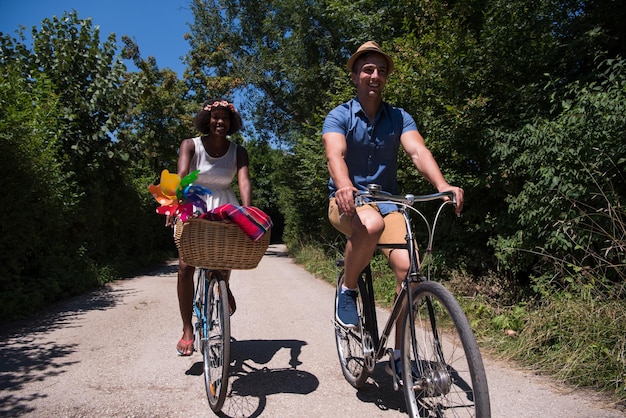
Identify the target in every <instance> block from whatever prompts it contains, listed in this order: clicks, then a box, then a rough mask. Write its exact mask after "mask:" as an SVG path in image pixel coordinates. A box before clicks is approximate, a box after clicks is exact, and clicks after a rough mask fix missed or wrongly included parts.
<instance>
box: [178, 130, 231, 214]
mask: <svg viewBox="0 0 626 418" xmlns="http://www.w3.org/2000/svg"><path fill="white" fill-rule="evenodd" d="M193 143H194V148H195V151H194V154H193V157H192V158H191V162H190V163H189V172H190V173H191V172H193V171H195V170H200V173H198V180H197V181H196V182H195V183H197V184H200V185H201V186H204V187H206V188H208V189H209V190H211V194H210V195H209V196H205V199H204V200H205V201H206V204H207V211H210V210H211V209H215V208H216V207H218V206H221V205H223V204H225V203H232V204H234V205H239V201H238V200H237V197H236V196H235V192H233V189H232V188H231V187H230V185H231V183H232V181H233V178H234V177H235V174H237V144H234V143H232V142H231V143H230V145H229V146H228V151H226V154H224V155H223V156H221V157H218V158H213V157H211V156H210V155H209V153H208V152H206V150H205V149H204V145H203V144H202V139H201V138H200V137H196V138H193Z"/></svg>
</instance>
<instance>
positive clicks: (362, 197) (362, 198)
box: [354, 184, 456, 206]
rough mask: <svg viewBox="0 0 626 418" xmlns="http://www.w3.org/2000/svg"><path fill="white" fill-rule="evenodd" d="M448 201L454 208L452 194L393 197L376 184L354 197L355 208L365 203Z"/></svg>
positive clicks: (411, 203)
mask: <svg viewBox="0 0 626 418" xmlns="http://www.w3.org/2000/svg"><path fill="white" fill-rule="evenodd" d="M446 198H447V199H450V200H449V201H450V202H451V203H452V204H453V205H454V206H456V196H455V194H454V192H439V193H432V194H427V195H417V196H416V195H413V194H406V195H393V194H391V193H388V192H384V191H382V190H381V188H380V185H378V184H368V185H367V191H359V192H357V194H356V197H355V199H354V200H355V203H356V205H357V206H362V205H363V204H365V203H367V201H376V202H382V201H387V202H390V203H398V204H401V205H408V206H413V204H414V203H416V202H430V201H432V200H437V199H446Z"/></svg>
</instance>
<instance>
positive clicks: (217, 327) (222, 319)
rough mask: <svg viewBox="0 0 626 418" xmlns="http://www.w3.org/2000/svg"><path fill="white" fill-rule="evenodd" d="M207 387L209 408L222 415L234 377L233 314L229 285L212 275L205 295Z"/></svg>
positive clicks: (204, 352) (205, 381) (205, 380)
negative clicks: (231, 331) (231, 362)
mask: <svg viewBox="0 0 626 418" xmlns="http://www.w3.org/2000/svg"><path fill="white" fill-rule="evenodd" d="M204 314H205V316H206V322H205V324H206V325H205V326H206V329H205V333H204V335H206V341H203V343H204V351H203V357H204V384H205V386H206V394H207V399H208V400H209V406H210V407H211V409H212V410H213V411H214V412H219V411H220V410H221V409H222V406H223V405H224V400H225V399H226V392H227V390H228V377H229V374H230V311H229V306H228V291H227V285H226V282H225V281H224V280H223V279H222V278H221V277H220V276H219V273H216V272H210V273H209V280H208V282H207V289H206V292H205V305H204Z"/></svg>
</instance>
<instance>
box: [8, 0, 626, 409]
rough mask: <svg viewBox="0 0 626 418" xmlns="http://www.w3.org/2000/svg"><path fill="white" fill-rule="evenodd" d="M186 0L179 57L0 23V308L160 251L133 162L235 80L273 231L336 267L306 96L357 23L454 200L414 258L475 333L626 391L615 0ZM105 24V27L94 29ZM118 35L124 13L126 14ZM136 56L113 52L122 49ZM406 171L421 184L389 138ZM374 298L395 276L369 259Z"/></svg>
mask: <svg viewBox="0 0 626 418" xmlns="http://www.w3.org/2000/svg"><path fill="white" fill-rule="evenodd" d="M388 3H389V4H386V5H385V6H384V7H380V2H376V1H373V0H363V1H358V2H347V3H346V2H344V1H339V0H328V1H324V2H321V1H307V2H302V1H301V0H281V1H274V0H268V1H266V2H262V3H259V2H251V1H247V0H240V1H235V2H233V1H228V2H227V1H221V0H191V1H190V3H189V7H190V8H191V10H192V12H193V15H194V21H193V22H191V25H190V28H189V32H188V34H187V40H188V42H189V45H190V52H189V54H188V56H187V57H186V64H187V70H186V72H185V74H184V75H182V76H178V75H177V74H175V73H174V72H172V71H171V70H169V69H167V68H165V69H162V68H159V66H158V63H157V62H156V60H155V59H154V58H153V57H143V56H142V55H141V50H140V45H136V44H135V43H133V42H132V41H131V38H130V37H128V36H122V37H121V38H117V37H116V35H114V34H100V32H99V29H98V27H97V23H98V22H92V21H91V19H89V18H84V17H81V16H79V15H78V13H77V12H75V11H74V12H67V13H66V14H64V15H63V16H60V17H50V18H47V19H45V20H43V21H42V22H41V25H39V26H37V27H34V28H29V30H28V31H27V30H26V29H21V30H18V31H17V32H16V33H14V34H6V33H1V34H0V155H2V157H3V163H2V166H1V168H0V178H2V181H3V185H4V190H5V195H7V198H6V199H5V201H4V204H3V205H2V206H0V217H1V218H2V220H3V221H2V222H1V223H0V321H10V320H13V319H15V318H19V317H22V316H24V315H27V314H29V313H30V312H32V311H33V310H36V309H38V308H43V307H46V306H48V305H50V304H53V303H55V302H56V301H59V300H62V299H64V298H67V297H70V296H72V295H76V294H80V293H82V292H85V291H87V290H89V289H93V288H95V287H97V286H100V285H102V284H104V283H107V282H109V281H111V280H113V279H115V278H118V277H120V276H128V275H132V274H133V273H134V272H136V271H137V270H138V269H142V268H145V267H146V266H149V265H153V264H154V263H159V262H162V261H164V260H166V259H168V258H170V257H173V256H174V255H175V248H174V245H173V242H172V238H171V231H170V230H168V229H167V228H164V227H163V219H162V218H161V217H160V216H158V215H156V214H155V212H154V209H155V207H156V205H157V203H156V202H155V201H154V199H152V197H151V196H150V195H149V194H148V192H147V185H148V184H150V183H155V182H158V179H159V176H160V173H161V171H162V170H163V169H168V170H170V171H175V167H176V159H177V150H178V146H179V144H180V141H181V140H182V139H183V138H187V137H191V136H194V135H196V133H195V132H194V130H193V124H192V118H193V115H194V114H195V112H196V111H197V109H198V106H199V105H200V104H201V103H202V102H204V100H205V99H206V98H212V97H227V98H231V99H233V98H236V99H237V101H238V103H240V105H239V107H240V108H241V110H242V113H243V117H244V130H243V131H242V132H241V133H240V134H237V135H236V136H235V137H234V138H233V140H234V141H236V142H238V143H245V146H246V147H247V149H248V151H249V154H250V158H251V161H250V163H251V177H252V181H253V193H254V194H253V202H254V204H255V206H258V207H259V208H261V209H262V210H264V211H266V212H267V213H268V214H270V215H271V216H272V218H273V220H274V223H275V228H274V230H273V236H272V239H273V240H274V241H282V242H285V243H286V244H287V246H288V248H289V251H290V253H291V254H292V255H293V256H295V257H296V259H297V261H298V262H299V263H301V264H302V265H304V266H305V267H306V268H307V269H308V270H309V271H311V272H313V273H315V274H316V275H318V276H320V277H323V278H324V279H326V280H329V281H331V282H332V280H333V279H334V275H335V273H334V259H335V258H336V257H338V256H339V255H340V254H341V251H343V246H344V238H343V237H341V236H340V235H339V234H338V233H337V232H336V231H335V230H334V229H333V228H332V227H331V226H330V224H329V223H328V221H327V214H326V210H327V193H328V190H327V179H328V174H327V170H326V162H325V158H324V151H323V147H322V144H321V136H320V132H321V125H322V122H323V119H324V116H325V115H326V114H327V112H328V111H329V110H330V109H332V108H333V107H334V106H336V105H338V104H339V103H342V102H344V101H346V100H347V99H349V98H351V97H352V96H353V94H354V90H353V87H352V86H351V84H350V81H349V75H348V73H347V69H346V68H345V63H346V60H347V58H348V57H349V55H350V53H351V52H352V51H354V50H355V49H356V47H357V46H358V45H360V44H361V43H362V42H364V41H367V40H370V39H373V40H376V41H378V42H379V43H380V44H381V45H382V47H383V49H385V50H387V51H389V52H390V53H391V54H392V55H393V57H394V58H395V60H396V65H395V68H396V70H395V71H394V73H393V74H392V75H391V77H390V79H389V82H388V84H387V90H386V96H385V97H386V100H387V101H389V102H390V103H393V104H396V105H399V106H402V107H404V108H405V109H406V110H407V111H408V112H409V113H411V114H412V115H414V117H415V119H416V121H417V123H418V126H419V127H420V130H421V131H422V133H423V135H424V137H425V138H426V141H427V144H428V146H429V148H430V149H431V150H432V152H433V154H434V155H435V157H436V159H437V161H438V162H439V164H440V166H441V168H442V170H443V172H444V174H445V176H446V178H447V179H448V181H449V182H450V183H452V184H458V185H461V186H462V187H463V188H464V190H465V193H466V204H465V208H464V211H463V216H462V217H461V218H456V217H454V216H452V215H450V216H447V217H445V218H444V219H443V222H442V224H441V225H442V226H441V228H439V229H438V232H437V234H438V235H437V238H436V243H438V245H437V246H436V247H435V250H436V253H435V254H434V264H433V268H434V272H435V276H436V277H437V278H438V280H441V281H442V282H444V283H445V284H446V285H447V286H449V287H450V288H451V289H452V290H453V291H454V293H455V294H456V295H457V296H458V297H459V299H460V300H461V302H462V304H463V306H464V308H465V309H466V311H467V312H468V314H469V316H470V318H471V323H472V325H473V326H474V328H475V330H476V333H477V335H478V337H479V340H480V342H481V344H482V346H483V347H484V348H485V349H486V350H489V351H490V352H492V353H496V354H499V355H501V356H503V357H505V358H509V359H514V360H515V361H518V362H520V364H524V365H525V366H526V367H528V368H532V369H535V370H538V371H541V372H545V373H550V374H551V375H553V376H554V377H555V378H557V379H560V380H562V381H564V382H567V383H568V384H571V385H575V386H585V387H590V388H594V389H597V390H600V391H603V392H605V393H609V394H611V395H612V396H613V397H614V398H615V399H616V402H621V403H622V404H624V402H626V382H625V379H626V370H625V369H626V337H625V335H626V329H625V328H626V325H625V324H626V314H625V313H626V312H625V311H626V294H625V288H624V286H625V283H626V280H625V279H626V277H625V271H626V209H625V205H626V108H625V107H626V61H625V60H624V57H625V52H626V51H625V45H626V35H625V33H624V25H623V22H624V21H625V20H626V7H625V6H624V5H623V4H621V3H616V2H614V1H611V0H599V1H593V2H587V1H578V0H536V1H530V2H529V1H511V0H506V1H504V0H480V1H478V0H464V1H457V2H446V1H440V0H434V1H433V0H431V1H423V0H408V1H402V2H388ZM101 35H104V36H101ZM130 35H132V34H130ZM131 63H132V64H133V68H136V69H134V70H132V71H131V70H129V69H128V67H129V66H130V64H131ZM399 177H400V182H401V188H402V190H405V191H407V192H413V193H422V192H423V193H429V192H431V191H432V188H431V186H430V185H428V184H426V183H425V182H424V181H423V179H421V178H420V176H419V174H418V173H417V172H416V171H415V169H414V168H412V166H411V164H410V161H409V160H408V158H406V157H404V156H403V157H401V159H400V171H399ZM373 265H374V269H375V277H376V286H377V287H378V288H377V293H378V296H379V298H380V300H379V302H380V303H381V304H383V305H389V304H390V303H391V302H392V300H393V288H394V284H393V279H392V278H391V277H390V276H389V272H388V268H387V266H386V262H385V260H384V259H382V258H380V256H378V257H377V258H375V259H374V261H373Z"/></svg>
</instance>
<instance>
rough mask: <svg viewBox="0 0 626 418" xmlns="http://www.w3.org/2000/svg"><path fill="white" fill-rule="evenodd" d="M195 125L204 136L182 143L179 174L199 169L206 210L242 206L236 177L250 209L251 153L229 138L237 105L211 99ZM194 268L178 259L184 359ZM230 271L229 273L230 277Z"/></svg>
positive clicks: (189, 341) (237, 122)
mask: <svg viewBox="0 0 626 418" xmlns="http://www.w3.org/2000/svg"><path fill="white" fill-rule="evenodd" d="M194 125H195V127H196V129H197V130H198V131H199V132H200V133H201V136H198V137H195V138H189V139H185V140H183V141H182V143H181V144H180V150H179V156H178V175H179V176H180V177H181V178H183V177H184V176H186V175H187V174H189V173H190V172H193V171H195V170H200V172H199V173H198V179H197V181H196V182H195V183H196V184H198V185H201V186H204V187H206V188H208V189H209V190H211V194H210V195H207V196H205V201H206V204H207V210H211V209H215V208H216V207H218V206H221V205H224V204H226V203H232V204H235V205H239V202H238V201H237V197H236V196H235V193H234V192H233V190H232V188H231V186H230V185H231V182H232V179H233V177H234V176H235V174H236V175H237V180H238V184H239V193H240V195H241V203H242V204H243V206H250V205H251V200H252V188H251V184H250V176H249V171H248V152H247V151H246V149H245V148H244V147H242V146H240V145H237V144H235V143H233V142H231V141H229V139H228V137H229V136H230V135H232V134H234V133H236V132H238V131H239V130H240V129H241V126H242V121H241V116H240V115H239V113H238V112H237V110H236V109H235V106H234V105H233V104H232V103H230V102H228V101H226V100H223V99H218V100H209V101H207V102H205V103H204V105H203V106H202V109H201V110H200V111H198V113H197V114H196V115H195V117H194ZM194 271H195V267H193V266H190V265H188V264H186V263H185V262H184V261H183V260H182V259H181V258H180V256H179V259H178V284H177V290H178V303H179V308H180V315H181V318H182V320H183V336H182V338H181V339H180V340H179V341H178V344H177V345H176V351H177V352H178V354H179V355H181V356H189V355H191V354H193V350H194V330H193V326H192V323H191V321H192V306H193V295H194V284H193V274H194ZM229 275H230V271H228V272H226V277H227V278H228V277H229ZM228 299H229V304H230V314H231V315H232V314H233V313H234V312H235V309H236V305H235V299H234V297H233V295H232V293H231V292H230V288H229V289H228Z"/></svg>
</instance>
